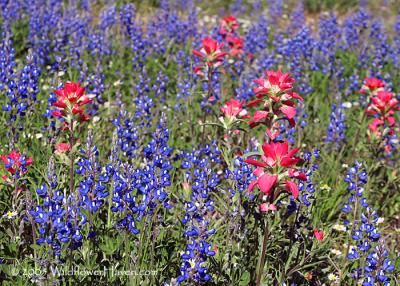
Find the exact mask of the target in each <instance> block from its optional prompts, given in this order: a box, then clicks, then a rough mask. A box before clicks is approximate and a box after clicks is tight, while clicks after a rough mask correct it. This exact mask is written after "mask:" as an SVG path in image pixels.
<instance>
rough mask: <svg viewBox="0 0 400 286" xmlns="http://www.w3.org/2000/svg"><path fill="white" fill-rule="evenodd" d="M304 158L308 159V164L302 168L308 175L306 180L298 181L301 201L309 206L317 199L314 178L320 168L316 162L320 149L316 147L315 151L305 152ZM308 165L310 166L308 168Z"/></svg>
mask: <svg viewBox="0 0 400 286" xmlns="http://www.w3.org/2000/svg"><path fill="white" fill-rule="evenodd" d="M303 157H304V160H305V161H306V166H305V167H304V169H303V170H302V173H304V174H305V175H306V177H307V180H306V181H305V182H303V181H300V180H299V181H298V187H299V191H300V196H301V201H302V203H303V204H304V205H305V206H306V207H309V206H311V204H312V203H313V201H314V199H315V191H316V189H315V185H314V182H313V180H312V176H313V173H314V172H315V171H317V170H318V167H319V166H318V164H317V163H316V162H315V160H316V159H318V158H319V151H318V149H315V150H314V151H313V153H311V152H305V153H304V156H303ZM307 167H308V168H307Z"/></svg>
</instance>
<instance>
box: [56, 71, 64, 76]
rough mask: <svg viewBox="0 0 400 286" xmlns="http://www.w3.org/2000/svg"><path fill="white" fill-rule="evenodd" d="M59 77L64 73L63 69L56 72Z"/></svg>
mask: <svg viewBox="0 0 400 286" xmlns="http://www.w3.org/2000/svg"><path fill="white" fill-rule="evenodd" d="M57 75H58V76H59V77H62V76H63V75H65V72H64V71H60V72H58V74H57Z"/></svg>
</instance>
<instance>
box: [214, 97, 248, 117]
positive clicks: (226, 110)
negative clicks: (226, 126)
mask: <svg viewBox="0 0 400 286" xmlns="http://www.w3.org/2000/svg"><path fill="white" fill-rule="evenodd" d="M243 105H244V101H240V100H237V99H234V98H231V99H230V100H228V101H227V102H225V104H224V105H223V106H222V107H221V109H220V110H221V112H222V113H223V114H224V116H225V117H227V118H232V117H238V116H239V117H240V115H244V114H245V113H246V110H245V109H243Z"/></svg>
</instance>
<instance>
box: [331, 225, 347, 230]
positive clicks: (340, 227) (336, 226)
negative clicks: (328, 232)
mask: <svg viewBox="0 0 400 286" xmlns="http://www.w3.org/2000/svg"><path fill="white" fill-rule="evenodd" d="M333 229H334V230H337V231H346V230H347V229H346V226H344V225H343V224H335V225H334V226H333Z"/></svg>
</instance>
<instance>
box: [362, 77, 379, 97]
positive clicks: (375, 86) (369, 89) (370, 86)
mask: <svg viewBox="0 0 400 286" xmlns="http://www.w3.org/2000/svg"><path fill="white" fill-rule="evenodd" d="M384 87H385V83H384V82H383V81H381V80H380V79H377V78H375V77H366V78H365V79H364V85H363V86H362V87H361V89H360V92H361V93H371V94H372V93H375V92H377V91H381V90H383V88H384Z"/></svg>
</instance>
